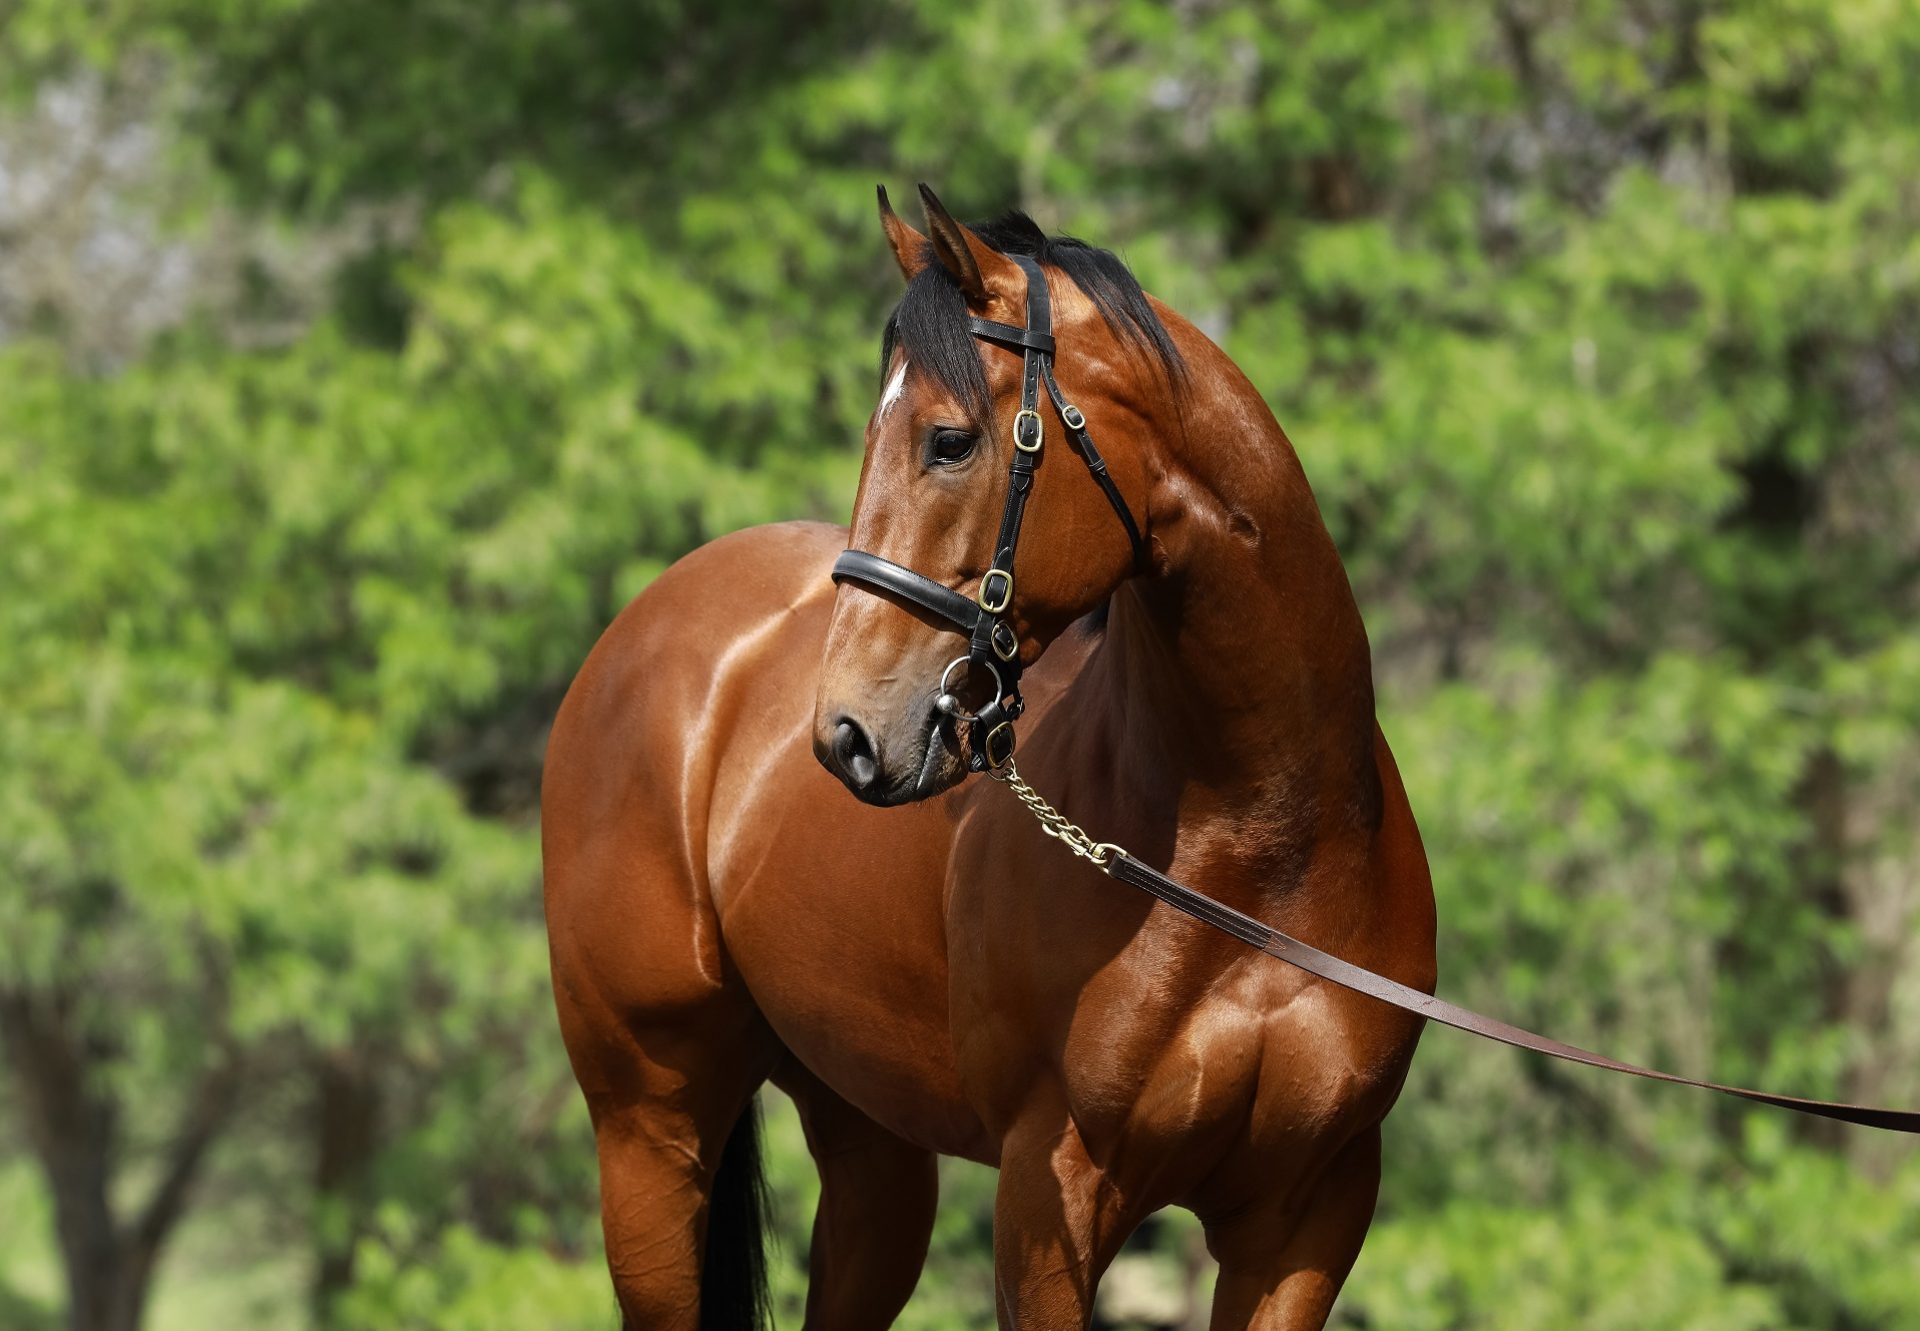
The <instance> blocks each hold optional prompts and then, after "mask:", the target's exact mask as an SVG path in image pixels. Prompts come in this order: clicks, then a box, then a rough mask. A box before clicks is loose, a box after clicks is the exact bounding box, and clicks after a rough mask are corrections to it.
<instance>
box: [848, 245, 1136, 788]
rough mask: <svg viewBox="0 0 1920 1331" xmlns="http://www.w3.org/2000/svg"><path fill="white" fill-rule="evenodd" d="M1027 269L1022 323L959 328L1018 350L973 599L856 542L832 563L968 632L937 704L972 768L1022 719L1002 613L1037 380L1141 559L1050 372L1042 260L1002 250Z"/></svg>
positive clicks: (1029, 480) (1032, 445) (1128, 516)
mask: <svg viewBox="0 0 1920 1331" xmlns="http://www.w3.org/2000/svg"><path fill="white" fill-rule="evenodd" d="M1008 257H1009V258H1011V259H1012V260H1013V261H1014V262H1015V263H1017V264H1019V265H1020V268H1021V271H1023V272H1024V273H1026V275H1027V326H1026V327H1025V328H1015V327H1014V326H1013V325H1012V324H1003V323H994V322H993V321H992V320H990V319H968V320H967V329H968V331H969V332H971V333H972V334H973V335H974V336H975V337H978V338H983V339H985V340H986V341H989V342H997V343H999V344H1001V345H1002V346H1006V347H1012V348H1015V349H1017V350H1018V351H1019V352H1020V353H1021V360H1022V366H1021V370H1022V372H1021V376H1020V410H1019V411H1017V412H1015V413H1014V417H1013V461H1012V462H1011V463H1010V464H1009V465H1008V467H1007V503H1006V507H1005V508H1004V509H1002V510H1001V513H1000V534H999V536H998V537H997V538H996V539H995V541H994V545H993V559H992V560H991V561H990V562H989V563H988V565H987V571H986V572H985V573H983V574H982V575H981V576H980V585H979V587H978V588H976V589H975V591H974V594H973V595H972V597H968V596H965V595H963V594H962V593H960V592H957V591H955V590H954V589H953V588H951V587H948V586H946V585H945V584H944V583H939V582H935V581H934V580H933V579H932V578H929V577H927V576H925V575H924V574H921V573H915V572H914V571H913V570H912V569H910V568H907V567H906V566H904V565H901V564H896V563H894V562H893V561H892V560H890V559H882V558H880V556H878V555H870V554H868V553H866V552H865V551H864V550H848V551H846V552H844V553H843V554H842V555H841V556H840V557H839V558H838V559H836V560H835V561H834V563H833V580H834V581H835V582H851V583H854V584H855V585H857V586H860V587H863V588H865V589H866V590H868V591H873V592H886V593H889V594H891V595H894V596H898V597H899V598H901V599H902V600H905V601H911V602H912V603H913V604H915V605H917V606H919V607H920V608H921V609H923V610H926V611H929V612H930V613H932V614H934V615H937V616H939V617H940V618H941V619H944V620H946V621H947V622H948V623H949V624H952V625H953V626H954V627H955V628H956V629H958V630H959V631H960V632H961V633H963V634H965V635H966V636H967V639H968V646H967V653H966V655H964V656H958V657H955V658H954V659H953V661H952V662H951V663H950V664H949V665H948V666H947V668H946V671H945V673H943V674H942V675H941V677H940V696H939V700H938V703H937V704H936V705H937V706H938V707H939V708H940V710H941V711H943V712H945V713H946V714H947V715H949V716H951V717H952V718H953V719H954V720H956V721H963V722H965V723H966V724H967V726H968V733H967V741H968V742H967V750H968V756H967V765H968V766H969V767H970V768H971V769H972V770H974V771H976V772H981V771H988V770H994V769H998V768H1001V767H1004V766H1006V763H1007V760H1008V759H1010V758H1012V757H1013V723H1014V722H1015V721H1017V720H1019V718H1020V713H1021V712H1022V711H1024V710H1025V708H1026V703H1025V701H1024V700H1023V699H1022V698H1021V696H1020V673H1021V669H1022V667H1021V664H1020V636H1019V634H1018V633H1016V632H1015V631H1014V627H1013V623H1012V620H1011V616H1010V612H1011V610H1012V607H1013V556H1014V551H1015V549H1016V547H1017V546H1018V545H1019V544H1020V522H1021V519H1022V518H1024V517H1025V516H1026V512H1027V498H1028V496H1029V494H1030V493H1031V492H1032V490H1033V474H1034V472H1035V471H1037V470H1039V467H1040V446H1041V444H1042V442H1044V439H1045V434H1046V431H1045V428H1044V426H1043V424H1042V422H1041V419H1040V388H1041V385H1042V384H1044V385H1045V386H1046V390H1047V396H1048V397H1050V398H1052V399H1053V406H1054V410H1055V411H1057V412H1058V413H1059V414H1060V423H1061V424H1062V425H1064V426H1065V427H1066V429H1067V437H1068V438H1070V439H1072V440H1073V443H1074V446H1075V447H1076V448H1077V449H1079V451H1080V456H1081V457H1082V458H1083V459H1084V460H1085V461H1086V464H1087V470H1088V471H1090V472H1091V473H1093V479H1094V481H1095V483H1096V484H1098V485H1099V487H1100V491H1101V493H1102V494H1104V495H1106V497H1107V502H1108V503H1109V504H1111V505H1112V506H1113V511H1114V512H1115V513H1116V514H1118V515H1119V517H1120V522H1121V525H1122V526H1124V527H1125V528H1126V529H1127V541H1128V543H1129V544H1131V545H1132V547H1133V565H1134V568H1135V569H1136V570H1139V569H1143V568H1145V567H1146V553H1147V552H1146V543H1145V542H1144V541H1142V540H1141V539H1140V528H1139V527H1137V526H1136V525H1134V521H1133V514H1132V513H1130V512H1128V511H1127V501H1126V500H1125V499H1123V498H1121V497H1120V490H1119V487H1118V486H1116V485H1114V483H1113V478H1112V477H1111V476H1109V475H1108V474H1107V464H1106V460H1105V459H1103V458H1102V457H1101V456H1100V450H1099V449H1097V448H1095V447H1094V446H1093V439H1092V438H1091V437H1090V436H1089V435H1088V434H1087V421H1086V417H1084V416H1082V415H1081V414H1080V408H1078V407H1076V406H1074V405H1073V404H1072V403H1071V402H1068V401H1067V400H1066V397H1065V395H1063V394H1062V393H1061V392H1060V385H1059V384H1058V383H1057V382H1055V380H1054V377H1053V352H1054V345H1053V306H1052V302H1051V301H1050V300H1049V298H1048V295H1047V279H1046V277H1045V276H1044V275H1043V274H1042V273H1041V271H1040V265H1039V264H1038V263H1035V262H1034V261H1033V260H1032V259H1030V258H1028V257H1026V256H1025V255H1020V254H1014V255H1009V256H1008ZM967 665H976V666H979V667H981V668H982V669H983V670H985V671H986V672H987V673H988V674H989V675H991V676H992V677H993V681H994V689H993V699H992V701H990V702H988V703H987V704H986V705H985V706H983V707H982V708H981V709H980V710H979V711H978V712H972V713H969V712H965V711H963V710H962V709H961V706H960V703H959V700H958V699H956V698H955V697H954V695H953V694H952V693H951V692H950V691H949V690H948V688H947V684H948V681H949V680H950V679H952V677H953V672H954V670H955V669H956V668H959V667H962V666H967Z"/></svg>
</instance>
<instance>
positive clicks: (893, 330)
mask: <svg viewBox="0 0 1920 1331" xmlns="http://www.w3.org/2000/svg"><path fill="white" fill-rule="evenodd" d="M967 229H968V230H969V231H971V232H973V234H974V235H976V236H978V237H980V239H981V240H983V241H985V242H986V243H987V244H988V245H990V246H992V247H993V248H994V249H996V250H998V251H999V252H1000V253H1002V254H1023V255H1027V256H1029V257H1031V258H1033V259H1035V260H1036V261H1038V262H1040V263H1042V264H1047V265H1050V266H1052V267H1054V268H1058V269H1059V270H1060V271H1061V272H1063V273H1065V274H1066V275H1067V276H1068V277H1070V278H1072V279H1073V282H1074V285H1075V286H1077V287H1079V288H1080V290H1082V291H1083V292H1085V293H1086V295H1087V298H1088V299H1089V300H1091V301H1092V302H1093V305H1094V308H1095V309H1097V310H1099V311H1100V317H1101V318H1102V319H1104V320H1106V323H1107V327H1109V328H1111V329H1112V330H1113V332H1114V334H1115V336H1117V337H1119V338H1121V339H1122V340H1123V341H1127V342H1131V343H1133V345H1134V346H1135V347H1136V348H1138V349H1139V350H1140V351H1141V352H1143V353H1145V354H1148V355H1150V356H1152V357H1154V358H1155V359H1157V360H1158V361H1159V363H1160V365H1161V367H1162V368H1163V369H1165V370H1166V372H1167V375H1168V377H1169V378H1178V377H1180V376H1181V375H1182V374H1183V373H1184V366H1183V364H1182V362H1181V359H1180V352H1179V350H1178V349H1177V348H1176V347H1175V346H1174V345H1173V339H1172V338H1171V337H1170V336H1168V334H1167V330H1166V326H1165V325H1163V324H1162V323H1161V322H1160V316H1158V315H1157V314H1155V313H1154V312H1153V306H1151V305H1150V304H1148V303H1147V297H1146V293H1145V292H1143V291H1142V290H1141V289H1140V283H1139V281H1138V280H1137V279H1136V278H1135V277H1134V275H1133V273H1132V272H1130V271H1129V270H1128V268H1127V266H1126V264H1124V263H1122V262H1121V261H1120V259H1119V257H1118V256H1117V255H1115V254H1114V253H1113V252H1112V251H1111V250H1102V249H1096V248H1094V247H1093V246H1092V245H1089V244H1087V243H1086V242H1084V241H1079V240H1075V239H1074V238H1073V237H1071V236H1049V235H1047V233H1046V232H1044V231H1042V230H1041V229H1040V228H1039V227H1038V226H1036V225H1035V224H1034V221H1033V219H1032V218H1030V217H1028V216H1027V215H1026V214H1025V213H1022V212H1009V213H1006V214H1004V215H1002V216H1000V217H997V218H995V219H994V220H993V221H991V222H977V223H973V224H971V225H969V226H968V228H967ZM896 347H903V348H905V349H906V353H907V359H909V360H910V361H912V362H913V363H914V364H915V365H917V366H919V367H920V368H921V369H922V370H923V371H925V372H926V373H928V374H930V375H932V376H933V377H934V378H935V379H937V380H938V381H939V382H940V383H941V384H942V385H943V386H944V387H945V388H946V389H947V390H948V391H949V392H951V393H952V394H953V395H954V396H955V397H956V398H958V399H959V400H960V401H961V403H963V404H964V405H965V406H966V407H967V408H968V409H969V410H971V411H972V412H973V414H974V418H975V420H976V421H979V422H984V421H985V420H986V418H987V415H988V411H989V407H990V403H989V400H988V397H987V376H986V371H985V370H984V369H983V368H982V367H981V364H980V348H979V344H978V342H977V341H976V340H975V338H974V336H973V334H972V333H970V332H968V331H967V302H966V298H965V297H964V296H962V295H961V294H960V287H959V284H958V283H957V282H955V281H954V278H953V275H952V274H951V273H949V272H948V271H947V270H946V268H945V267H943V266H942V265H941V264H939V263H938V262H934V261H932V259H931V256H929V262H928V263H927V264H926V265H925V266H924V267H923V268H921V270H920V271H919V273H918V274H916V275H915V276H914V278H913V280H912V281H911V282H909V283H907V292H906V294H905V295H904V296H902V297H901V298H900V303H899V304H898V305H897V306H895V307H894V311H893V314H892V315H891V316H890V317H889V318H888V319H887V330H886V333H885V334H884V335H883V336H882V338H881V340H880V376H881V379H882V380H883V381H884V380H885V378H886V373H887V367H888V366H890V365H891V364H892V363H893V353H894V349H895V348H896Z"/></svg>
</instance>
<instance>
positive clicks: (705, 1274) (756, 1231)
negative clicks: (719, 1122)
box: [700, 1097, 771, 1331]
mask: <svg viewBox="0 0 1920 1331" xmlns="http://www.w3.org/2000/svg"><path fill="white" fill-rule="evenodd" d="M766 1228H767V1175H766V1170H765V1169H764V1167H763V1166H762V1164H761V1161H760V1101H759V1098H758V1097H755V1099H754V1100H753V1102H752V1103H751V1104H749V1105H748V1106H747V1110H746V1112H745V1113H743V1114H742V1115H740V1121H739V1122H738V1123H735V1124H734V1125H733V1131H732V1132H731V1133H730V1134H729V1135H728V1137H727V1145H726V1149H725V1150H723V1151H722V1152H721V1153H720V1168H719V1170H718V1171H717V1172H715V1174H714V1176H713V1190H712V1192H711V1193H709V1194H708V1198H707V1249H706V1260H705V1261H704V1262H703V1263H702V1264H701V1267H700V1331H764V1328H765V1327H766V1326H767V1325H768V1324H769V1323H770V1321H771V1317H770V1313H769V1303H770V1300H769V1299H768V1297H767V1243H766Z"/></svg>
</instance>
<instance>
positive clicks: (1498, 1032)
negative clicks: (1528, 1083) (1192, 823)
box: [1106, 853, 1920, 1133]
mask: <svg viewBox="0 0 1920 1331" xmlns="http://www.w3.org/2000/svg"><path fill="white" fill-rule="evenodd" d="M1106 868H1107V872H1108V873H1110V874H1111V875H1112V876H1113V877H1115V878H1118V879H1119V880H1120V881H1121V882H1123V883H1129V884H1131V885H1132V886H1134V887H1137V888H1139V889H1140V890H1141V891H1143V892H1147V893H1149V894H1151V895H1152V896H1155V897H1158V898H1159V899H1160V900H1162V901H1164V902H1166V903H1167V904H1168V905H1169V906H1172V907H1173V908H1174V909H1175V910H1178V911H1182V912H1184V913H1186V914H1188V915H1191V916H1192V917H1193V918H1194V919H1196V920H1199V921H1200V922H1201V923H1203V924H1207V925H1210V926H1212V927H1213V928H1215V929H1218V930H1220V931H1221V932H1222V933H1225V934H1230V935H1232V936H1233V937H1234V938H1237V939H1239V940H1240V941H1241V942H1243V943H1245V944H1246V945H1247V946H1248V947H1253V948H1258V949H1259V950H1260V951H1262V952H1265V953H1266V954H1267V955H1268V956H1271V957H1278V958H1279V959H1280V960H1282V961H1285V962H1288V963H1290V964H1292V965H1295V966H1298V967H1299V968H1300V969H1301V970H1303V971H1306V972H1307V973H1308V974H1310V975H1317V976H1319V977H1320V978H1321V979H1323V980H1330V981H1332V982H1333V983H1334V984H1337V985H1340V986H1341V987H1342V988H1345V989H1351V990H1353V991H1354V992H1355V993H1359V994H1365V995H1366V996H1367V997H1369V998H1373V999H1377V1000H1379V1001H1380V1002H1382V1003H1386V1004H1388V1005H1389V1006H1391V1007H1396V1008H1399V1009H1400V1010H1401V1011H1402V1012H1410V1013H1412V1014H1413V1015H1414V1016H1416V1017H1425V1018H1427V1019H1428V1020H1431V1021H1437V1022H1440V1023H1441V1024H1442V1025H1446V1026H1452V1027H1454V1028H1455V1029H1456V1030H1462V1031H1466V1032H1468V1033H1469V1034H1472V1035H1480V1036H1484V1037H1486V1038H1487V1039H1489V1040H1498V1041H1499V1042H1500V1043H1501V1044H1508V1045H1512V1046H1513V1047H1514V1048H1516V1049H1525V1050H1528V1051H1530V1052H1532V1053H1536V1054H1546V1055H1548V1056H1549V1057H1552V1058H1561V1059H1565V1060H1567V1061H1568V1062H1570V1063H1584V1064H1585V1065H1586V1066H1588V1067H1590V1068H1603V1069H1605V1070H1606V1071H1608V1072H1624V1073H1627V1074H1628V1075H1630V1076H1634V1077H1646V1078H1649V1079H1651V1080H1653V1081H1664V1082H1671V1083H1673V1084H1674V1085H1676V1086H1692V1087H1696V1088H1698V1089H1700V1090H1706V1091H1719V1092H1720V1093H1722V1094H1723V1095H1737V1096H1739V1097H1740V1098H1741V1099H1742V1100H1752V1101H1754V1102H1755V1103H1757V1104H1763V1105H1773V1106H1775V1107H1777V1108H1780V1109H1792V1110H1796V1111H1798V1112H1799V1113H1802V1114H1813V1115H1815V1116H1817V1117H1820V1118H1831V1119H1837V1120H1838V1121H1840V1122H1842V1123H1857V1124H1860V1125H1861V1126H1863V1127H1869V1128H1886V1129H1888V1130H1889V1131H1892V1132H1907V1133H1920V1112H1916V1111H1914V1110H1907V1109H1880V1108H1876V1107H1874V1106H1872V1105H1851V1104H1838V1103H1835V1102H1833V1101H1829V1100H1804V1099H1801V1098H1800V1097H1799V1096H1794V1095H1775V1094H1774V1093H1773V1092H1771V1091H1752V1090H1748V1089H1746V1088H1745V1087H1743V1086H1722V1085H1721V1084H1719V1083H1718V1082H1711V1081H1696V1080H1694V1079H1693V1078H1692V1077H1681V1076H1677V1075H1675V1074H1674V1073H1671V1072H1658V1071H1656V1070H1654V1069H1653V1068H1643V1067H1640V1066H1639V1065H1637V1064H1634V1063H1622V1062H1621V1061H1620V1060H1618V1059H1614V1058H1608V1057H1607V1056H1606V1055H1604V1054H1596V1053H1594V1052H1593V1051H1592V1050H1589V1049H1582V1048H1580V1047H1579V1046H1578V1045H1571V1044H1565V1043H1562V1042H1561V1041H1559V1040H1554V1039H1549V1038H1548V1037H1547V1036H1544V1035H1535V1034H1534V1033H1533V1032H1532V1031H1525V1030H1521V1029H1520V1028H1519V1027H1518V1026H1512V1025H1509V1024H1508V1023H1506V1022H1504V1021H1500V1020H1498V1019H1496V1018H1494V1017H1486V1016H1482V1015H1481V1014H1480V1013H1478V1012H1474V1011H1471V1010H1469V1009H1467V1008H1463V1007H1461V1006H1460V1005H1458V1004H1457V1003H1449V1002H1448V1001H1447V1000H1446V999H1444V998H1435V997H1434V996H1433V995H1431V994H1423V993H1421V992H1420V991H1419V990H1418V989H1413V988H1409V987H1408V986H1406V985H1404V984H1401V983H1400V982H1399V981H1397V980H1389V979H1387V978H1386V977H1385V976H1384V975H1376V974H1374V973H1373V972H1372V971H1370V970H1367V969H1366V968H1365V967H1362V966H1356V965H1354V964H1353V963H1352V962H1349V961H1342V960H1341V959H1340V958H1338V957H1336V956H1333V955H1332V954H1331V953H1327V952H1322V951H1321V950H1320V949H1319V948H1317V947H1312V946H1310V945H1309V944H1306V943H1303V942H1301V941H1300V940H1299V939H1297V938H1294V937H1292V936H1291V935H1289V934H1284V933H1282V932H1281V931H1280V930H1278V929H1275V928H1273V927H1272V926H1271V925H1266V924H1262V923H1261V922H1260V921H1258V920H1256V919H1254V918H1253V917H1252V916H1251V915H1247V914H1244V913H1242V912H1240V911H1237V910H1235V909H1234V908H1233V907H1231V906H1229V905H1226V904H1225V903H1224V902H1219V901H1215V900H1214V899H1213V898H1212V897H1209V896H1206V895H1205V894H1203V893H1200V892H1196V891H1194V890H1193V889H1192V888H1190V887H1186V886H1184V885H1182V884H1181V883H1178V882H1176V881H1174V880H1173V879H1172V878H1169V877H1167V875H1165V874H1163V873H1161V872H1160V871H1159V870H1158V869H1155V868H1152V867H1151V866H1149V865H1146V864H1143V863H1141V862H1140V861H1139V860H1137V859H1135V858H1134V857H1133V856H1131V855H1128V854H1125V853H1119V854H1116V855H1114V857H1113V858H1112V860H1111V861H1109V862H1108V864H1107V866H1106Z"/></svg>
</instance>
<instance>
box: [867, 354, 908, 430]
mask: <svg viewBox="0 0 1920 1331" xmlns="http://www.w3.org/2000/svg"><path fill="white" fill-rule="evenodd" d="M906 388H907V362H906V361H905V360H902V361H901V362H900V368H899V369H897V370H895V371H894V372H893V378H891V379H889V380H887V388H886V391H885V392H884V393H882V394H880V405H879V406H877V407H875V408H874V409H873V422H874V424H875V425H878V424H880V423H881V422H882V421H884V420H886V418H887V413H888V412H890V411H892V410H893V408H894V404H895V403H897V402H898V401H899V400H900V394H902V393H903V392H905V391H906Z"/></svg>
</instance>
